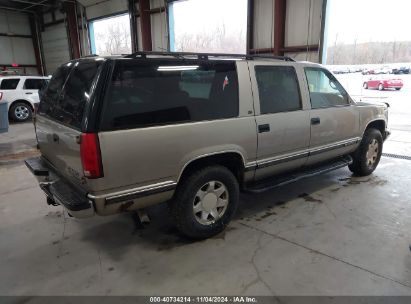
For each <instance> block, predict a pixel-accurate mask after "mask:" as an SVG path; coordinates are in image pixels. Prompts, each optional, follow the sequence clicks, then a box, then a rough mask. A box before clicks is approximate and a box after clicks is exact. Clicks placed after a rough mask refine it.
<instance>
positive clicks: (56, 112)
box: [39, 61, 101, 129]
mask: <svg viewBox="0 0 411 304" xmlns="http://www.w3.org/2000/svg"><path fill="white" fill-rule="evenodd" d="M100 65H101V62H100V61H85V62H77V63H75V64H74V66H73V67H70V66H63V67H61V68H60V69H59V70H58V71H57V72H56V75H54V76H53V78H52V79H51V81H50V83H49V85H48V87H47V89H46V91H45V93H44V96H43V97H42V104H41V105H40V109H39V111H40V112H41V113H44V114H46V115H48V116H50V117H52V118H54V119H56V120H57V121H60V122H62V123H64V124H66V125H69V126H72V127H74V128H76V129H80V127H81V122H82V119H83V114H84V109H85V107H86V105H87V103H88V101H89V99H90V95H91V91H92V87H93V83H94V79H95V77H96V75H97V71H98V68H99V66H100Z"/></svg>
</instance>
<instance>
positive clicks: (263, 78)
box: [255, 66, 301, 114]
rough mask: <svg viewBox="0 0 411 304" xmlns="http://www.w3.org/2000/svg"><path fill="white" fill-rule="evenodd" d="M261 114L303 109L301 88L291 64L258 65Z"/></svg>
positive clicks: (256, 69)
mask: <svg viewBox="0 0 411 304" xmlns="http://www.w3.org/2000/svg"><path fill="white" fill-rule="evenodd" d="M255 76H256V79H257V84H258V94H259V96H260V112H261V114H268V113H279V112H288V111H296V110H300V109H301V97H300V89H299V86H298V79H297V74H296V72H295V69H294V68H293V67H291V66H256V67H255Z"/></svg>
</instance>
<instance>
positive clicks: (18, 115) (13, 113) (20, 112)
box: [9, 101, 33, 122]
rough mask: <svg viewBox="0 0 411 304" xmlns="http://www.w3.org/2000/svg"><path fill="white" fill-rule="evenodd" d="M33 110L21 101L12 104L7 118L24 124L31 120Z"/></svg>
mask: <svg viewBox="0 0 411 304" xmlns="http://www.w3.org/2000/svg"><path fill="white" fill-rule="evenodd" d="M32 115H33V110H32V109H31V106H30V105H29V104H28V103H26V102H23V101H16V102H14V103H13V104H12V105H11V107H10V110H9V117H10V119H11V120H13V121H15V122H25V121H28V120H30V119H31V117H32Z"/></svg>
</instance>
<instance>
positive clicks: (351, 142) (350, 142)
mask: <svg viewBox="0 0 411 304" xmlns="http://www.w3.org/2000/svg"><path fill="white" fill-rule="evenodd" d="M360 141H361V137H356V138H353V139H348V140H344V141H341V142H338V143H336V144H332V145H328V146H325V147H321V148H316V149H312V150H310V156H311V155H317V154H320V153H324V152H328V151H331V150H334V149H338V148H343V147H348V146H351V145H355V144H357V143H359V142H360Z"/></svg>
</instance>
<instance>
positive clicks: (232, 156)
mask: <svg viewBox="0 0 411 304" xmlns="http://www.w3.org/2000/svg"><path fill="white" fill-rule="evenodd" d="M211 165H220V166H223V167H226V168H227V169H229V170H230V171H231V172H232V173H233V174H234V176H235V177H236V178H237V180H238V182H239V183H240V184H241V183H242V181H243V178H244V176H243V175H244V170H245V161H244V157H243V155H242V154H241V153H240V152H234V151H227V152H217V153H213V154H206V155H201V156H198V157H196V158H194V159H192V160H190V161H189V162H187V163H186V164H185V165H184V167H183V169H182V170H181V173H180V175H179V177H178V180H177V182H178V183H179V182H181V181H182V180H184V178H186V177H187V176H188V175H190V173H192V172H194V171H196V170H198V169H201V168H204V167H207V166H211Z"/></svg>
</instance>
